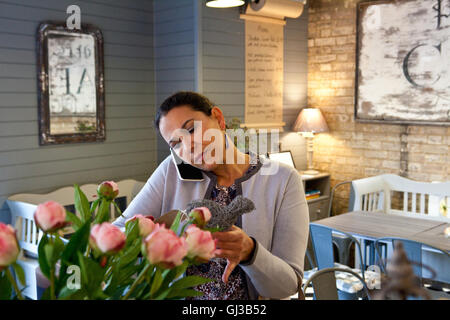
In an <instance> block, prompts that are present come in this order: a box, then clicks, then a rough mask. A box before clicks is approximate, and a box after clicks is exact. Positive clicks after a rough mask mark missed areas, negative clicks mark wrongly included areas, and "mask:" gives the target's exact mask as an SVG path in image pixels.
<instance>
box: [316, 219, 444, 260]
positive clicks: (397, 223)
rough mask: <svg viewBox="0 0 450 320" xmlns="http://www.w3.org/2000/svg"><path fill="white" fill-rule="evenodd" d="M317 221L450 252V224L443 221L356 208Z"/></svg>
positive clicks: (354, 232)
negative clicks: (357, 209)
mask: <svg viewBox="0 0 450 320" xmlns="http://www.w3.org/2000/svg"><path fill="white" fill-rule="evenodd" d="M314 223H316V224H321V225H324V226H327V227H331V228H333V229H336V230H338V231H343V232H347V233H350V234H352V235H354V236H356V237H358V238H362V239H367V240H375V239H377V238H384V237H395V238H397V237H398V238H405V239H409V240H414V241H418V242H422V243H424V244H426V245H429V246H432V247H435V248H439V249H441V250H444V251H447V252H449V251H450V238H447V237H446V236H445V233H444V230H445V229H446V228H447V227H449V226H450V223H448V222H445V221H442V220H434V219H425V218H419V217H409V216H406V215H400V214H387V213H383V212H367V211H353V212H348V213H343V214H340V215H336V216H333V217H329V218H325V219H321V220H316V221H314Z"/></svg>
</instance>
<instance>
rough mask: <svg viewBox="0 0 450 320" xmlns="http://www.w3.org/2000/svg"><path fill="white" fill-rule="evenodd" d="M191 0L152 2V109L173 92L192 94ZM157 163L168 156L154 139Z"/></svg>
mask: <svg viewBox="0 0 450 320" xmlns="http://www.w3.org/2000/svg"><path fill="white" fill-rule="evenodd" d="M194 8H195V6H194V1H193V0H154V46H155V48H154V54H155V56H154V57H155V58H154V64H155V81H156V96H155V98H156V99H155V101H156V107H158V106H159V105H160V104H161V103H162V102H163V101H164V99H165V98H167V97H168V96H170V95H171V94H173V93H175V92H177V91H187V90H189V91H194V90H195V51H196V45H195V28H194V23H195V19H194ZM157 148H158V163H159V162H161V161H162V160H164V159H165V158H166V157H167V155H168V154H169V149H168V147H167V144H166V142H165V141H164V140H163V139H162V138H161V137H160V136H159V135H158V137H157Z"/></svg>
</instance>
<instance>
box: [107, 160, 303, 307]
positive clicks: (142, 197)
mask: <svg viewBox="0 0 450 320" xmlns="http://www.w3.org/2000/svg"><path fill="white" fill-rule="evenodd" d="M261 162H262V166H260V168H259V170H257V171H254V172H253V174H250V175H247V176H243V177H241V178H239V179H237V180H236V185H237V192H238V193H237V194H242V195H243V196H244V197H247V198H249V199H251V200H252V201H253V202H254V203H255V207H256V210H255V211H253V212H250V213H248V214H245V215H243V216H242V229H243V230H244V231H245V232H246V233H247V234H248V235H249V236H251V237H253V238H254V239H255V240H256V248H255V254H254V255H253V258H252V260H251V261H249V262H247V263H246V264H240V266H241V268H242V269H243V270H244V271H245V273H246V278H247V284H248V288H249V295H250V298H251V299H257V298H258V296H261V297H264V298H272V299H282V298H287V297H289V296H291V295H293V294H295V293H296V292H297V291H298V289H299V287H300V285H301V278H302V277H303V264H304V257H305V251H306V247H307V241H308V232H309V213H308V206H307V203H306V199H305V193H304V190H303V185H302V181H301V177H300V175H299V174H298V172H297V171H296V170H295V169H294V168H292V167H289V166H287V165H284V164H281V163H278V162H274V161H271V160H268V159H261ZM202 174H203V177H204V180H203V181H201V182H193V181H183V180H180V179H179V177H178V174H177V168H176V167H175V164H174V163H173V161H172V158H171V156H168V157H167V158H166V159H165V160H164V161H163V162H162V163H161V164H160V165H159V166H158V168H157V169H156V170H155V171H154V172H153V174H152V175H151V176H150V178H149V179H148V180H147V182H146V184H145V185H144V187H143V188H142V189H141V191H140V192H139V193H138V194H137V196H136V197H135V198H134V199H133V200H132V201H131V203H130V205H129V206H128V208H127V209H126V210H125V211H124V213H123V217H119V218H118V219H117V220H116V221H114V224H115V225H117V226H119V227H123V226H124V224H125V221H126V220H127V219H129V218H131V217H133V216H134V215H136V214H144V215H147V214H150V215H153V216H154V217H155V218H158V217H159V216H161V215H162V214H164V213H166V212H168V211H170V210H173V209H185V208H186V206H187V204H188V203H189V202H190V201H192V200H196V199H205V198H209V197H210V195H211V190H212V188H213V187H214V186H215V184H216V176H215V175H214V174H212V173H211V172H202Z"/></svg>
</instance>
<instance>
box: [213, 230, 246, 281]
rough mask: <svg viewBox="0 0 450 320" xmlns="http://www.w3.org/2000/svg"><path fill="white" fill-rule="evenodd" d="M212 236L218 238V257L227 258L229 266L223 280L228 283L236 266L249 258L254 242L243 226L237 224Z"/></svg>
mask: <svg viewBox="0 0 450 320" xmlns="http://www.w3.org/2000/svg"><path fill="white" fill-rule="evenodd" d="M212 236H213V238H214V239H217V244H216V246H217V249H216V257H219V258H225V259H227V266H226V268H225V271H224V273H223V275H222V281H223V282H225V283H227V282H228V277H229V276H230V274H231V272H233V270H234V268H236V266H237V265H238V264H239V263H240V262H241V261H245V260H247V259H248V258H249V256H250V254H251V252H252V251H253V248H254V243H253V240H252V239H251V238H250V237H249V236H248V235H247V234H246V233H245V232H244V231H243V230H242V229H241V228H238V227H236V226H233V227H231V229H230V230H229V231H223V232H214V233H213V234H212Z"/></svg>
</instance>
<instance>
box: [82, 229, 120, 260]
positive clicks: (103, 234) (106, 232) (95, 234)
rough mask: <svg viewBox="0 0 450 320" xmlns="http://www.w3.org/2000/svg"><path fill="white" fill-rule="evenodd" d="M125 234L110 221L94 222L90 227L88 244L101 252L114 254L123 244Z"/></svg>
mask: <svg viewBox="0 0 450 320" xmlns="http://www.w3.org/2000/svg"><path fill="white" fill-rule="evenodd" d="M125 240H126V237H125V234H124V233H123V232H122V231H120V229H119V228H118V227H116V226H114V225H112V224H111V223H108V222H103V223H102V224H96V225H95V226H93V227H92V229H91V235H90V236H89V244H90V245H91V247H92V248H93V249H94V250H96V251H100V252H101V253H103V254H108V255H109V254H115V253H117V252H119V251H120V250H121V249H122V248H123V247H124V246H125Z"/></svg>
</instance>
